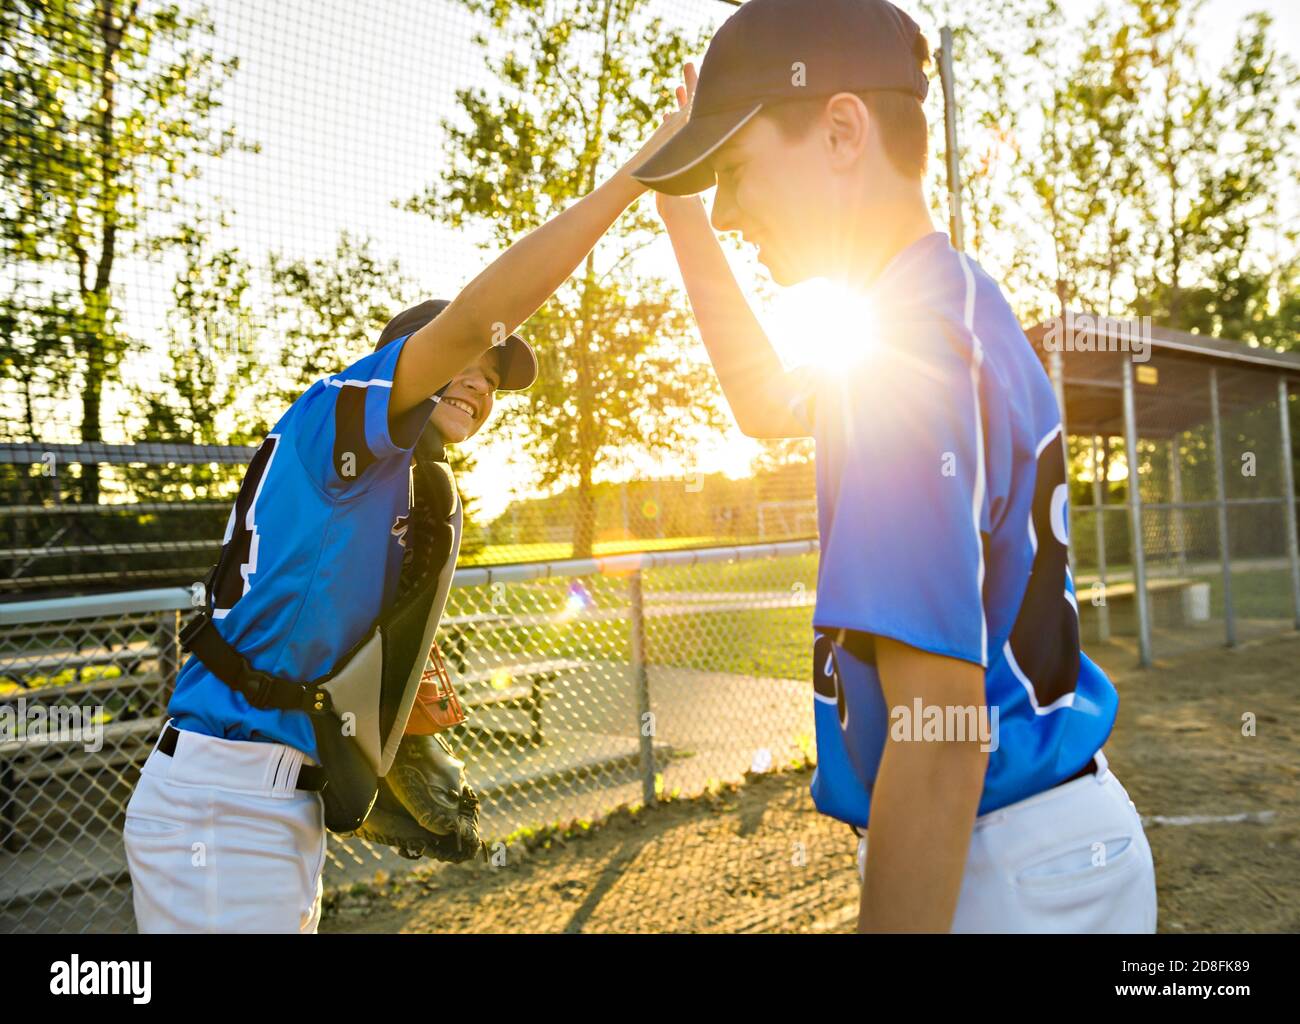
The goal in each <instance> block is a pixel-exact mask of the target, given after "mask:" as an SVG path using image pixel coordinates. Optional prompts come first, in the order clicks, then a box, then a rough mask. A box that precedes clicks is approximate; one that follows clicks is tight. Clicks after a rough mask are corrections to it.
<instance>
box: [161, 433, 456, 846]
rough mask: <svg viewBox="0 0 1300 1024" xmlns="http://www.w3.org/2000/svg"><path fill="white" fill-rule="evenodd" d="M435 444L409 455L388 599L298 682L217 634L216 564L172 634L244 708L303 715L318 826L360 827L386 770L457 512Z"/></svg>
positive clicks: (445, 568)
mask: <svg viewBox="0 0 1300 1024" xmlns="http://www.w3.org/2000/svg"><path fill="white" fill-rule="evenodd" d="M438 448H439V450H438V455H439V456H440V458H438V459H433V458H429V457H427V456H425V457H419V458H417V460H416V462H415V464H414V465H413V467H412V474H411V475H412V483H413V492H414V499H413V501H412V503H411V516H410V521H409V523H408V526H407V531H406V539H407V546H408V550H407V554H406V558H405V560H404V561H403V565H402V573H401V577H400V579H399V581H398V591H397V597H396V599H395V600H394V601H393V602H392V603H391V604H390V605H389V607H388V608H386V609H385V610H384V611H383V612H382V613H380V615H379V616H378V617H377V618H376V619H375V621H374V623H373V624H372V625H371V626H370V628H369V629H368V630H367V631H366V632H365V633H364V634H363V635H362V637H361V639H360V640H359V641H358V642H357V643H356V644H355V645H353V647H352V648H351V649H350V650H349V651H348V652H347V653H346V654H344V655H343V656H342V657H341V658H340V659H339V661H338V662H337V663H336V664H335V665H334V667H333V668H332V669H330V671H329V672H327V673H325V674H324V675H322V676H318V677H317V678H315V679H312V680H308V681H305V682H302V681H297V680H293V679H284V678H282V677H279V676H273V675H270V674H269V673H266V672H262V671H260V670H258V669H256V668H254V667H253V666H252V665H251V664H249V662H248V659H247V658H245V657H244V656H243V655H242V654H241V653H240V652H239V651H237V650H235V648H234V647H232V646H231V645H230V644H229V642H227V641H226V639H225V638H224V637H223V636H222V635H221V634H220V633H219V632H217V628H216V626H214V625H213V621H212V592H213V586H212V584H213V581H214V579H215V578H216V575H217V574H218V573H219V572H220V571H221V569H222V562H221V561H219V562H218V563H217V565H215V566H213V568H212V570H211V571H210V572H209V573H208V579H207V604H206V606H205V607H204V610H203V611H202V613H200V614H199V615H197V616H196V617H195V618H194V619H192V620H191V621H190V623H189V624H188V625H187V626H186V627H185V629H184V630H182V632H181V637H180V640H181V647H182V649H183V650H186V651H189V652H190V653H192V654H193V655H194V656H195V657H196V658H198V659H199V660H200V661H201V662H203V664H204V666H205V667H206V668H207V669H208V670H209V671H210V672H211V673H212V674H213V675H214V676H216V677H217V678H218V679H220V680H221V681H222V682H224V683H225V684H226V685H227V686H229V687H230V688H231V689H232V690H237V691H239V692H240V693H242V694H243V695H244V697H245V698H246V699H247V700H248V702H249V703H250V704H251V705H252V706H253V707H256V708H262V709H277V710H281V711H305V712H307V714H309V715H311V721H312V727H313V730H314V732H315V736H316V748H317V754H318V755H319V757H320V762H321V767H322V768H323V769H324V771H325V775H326V778H327V780H328V781H327V782H326V785H325V787H324V789H323V790H321V797H322V800H323V801H324V805H325V826H326V828H328V829H330V831H332V832H352V831H355V830H356V829H358V828H360V827H361V825H362V823H363V822H364V821H365V819H366V816H367V815H368V814H369V813H370V808H371V807H372V806H373V805H374V801H375V796H376V793H377V791H378V785H379V783H378V780H379V778H380V777H381V776H383V775H386V774H387V773H388V770H389V768H390V767H391V766H392V763H393V759H394V758H395V757H396V756H397V748H398V745H399V744H400V743H401V742H402V735H403V733H404V732H405V731H406V724H407V719H408V718H409V717H410V714H411V708H412V706H413V705H414V704H415V699H416V693H417V691H418V690H419V687H420V678H421V676H422V674H423V672H424V666H425V662H426V660H427V659H428V656H429V648H430V646H431V645H432V644H433V638H434V633H435V632H436V631H437V628H438V621H439V620H440V619H441V618H442V612H443V608H444V607H446V603H447V594H448V592H449V591H450V590H451V580H452V576H453V574H454V573H455V569H456V556H457V554H458V553H459V551H460V534H461V525H462V509H461V506H460V500H459V498H458V496H457V494H456V483H455V480H454V478H453V477H452V473H451V467H450V466H449V465H448V464H447V462H446V461H445V457H442V455H443V453H442V451H441V446H438ZM224 558H225V553H224V552H223V559H222V561H224ZM229 568H230V569H231V570H234V571H237V569H236V567H234V566H230V567H229Z"/></svg>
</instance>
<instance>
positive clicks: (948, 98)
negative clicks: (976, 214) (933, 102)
mask: <svg viewBox="0 0 1300 1024" xmlns="http://www.w3.org/2000/svg"><path fill="white" fill-rule="evenodd" d="M952 46H953V43H952V29H951V28H949V27H948V26H947V25H944V26H943V28H941V29H939V79H940V84H941V85H942V86H943V129H944V142H945V146H944V148H945V150H946V152H945V153H944V162H945V163H946V164H947V165H948V230H949V232H950V233H951V234H952V247H953V248H954V249H956V250H957V251H958V252H961V251H962V250H963V249H964V248H966V238H965V228H964V226H963V225H962V217H961V156H960V151H959V150H958V148H957V98H956V88H955V85H954V83H953V80H952V75H953V72H952V68H953V57H952Z"/></svg>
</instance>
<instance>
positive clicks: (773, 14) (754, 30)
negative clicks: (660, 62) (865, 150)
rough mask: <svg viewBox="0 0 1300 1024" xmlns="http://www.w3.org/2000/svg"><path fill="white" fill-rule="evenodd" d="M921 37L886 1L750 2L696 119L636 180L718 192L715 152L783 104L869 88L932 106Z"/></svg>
mask: <svg viewBox="0 0 1300 1024" xmlns="http://www.w3.org/2000/svg"><path fill="white" fill-rule="evenodd" d="M920 34H921V30H920V29H919V28H918V27H917V24H916V22H914V21H913V20H912V19H911V18H909V17H908V16H907V15H906V14H904V13H903V12H902V11H900V10H899V9H898V8H897V7H895V6H894V5H893V4H891V3H888V2H886V0H748V2H747V3H745V4H743V5H742V6H741V7H740V9H739V10H738V11H737V12H736V13H735V14H733V15H732V16H731V17H730V18H728V19H727V20H726V21H725V22H723V24H722V27H721V28H719V29H718V31H717V33H716V34H715V35H714V37H713V41H712V42H710V43H709V48H708V50H707V51H706V52H705V54H704V61H703V63H702V64H701V65H700V77H699V81H698V82H697V83H696V87H695V99H694V100H693V102H692V103H691V114H690V118H689V119H688V120H687V122H686V124H684V125H683V126H682V127H681V129H680V130H679V131H678V132H677V134H676V135H674V136H673V137H672V138H671V139H669V140H668V141H667V142H666V143H665V144H664V145H663V146H662V147H661V148H660V149H659V150H658V151H656V152H655V154H654V155H653V156H651V157H650V159H649V160H647V161H646V162H645V163H643V164H642V165H641V166H640V167H638V168H637V169H636V170H634V171H633V172H632V177H634V178H635V179H636V180H637V181H639V182H641V183H642V184H644V185H647V186H649V187H650V188H652V189H654V190H655V191H657V192H666V193H668V194H669V195H675V196H685V195H691V194H692V193H695V192H703V191H704V190H705V189H708V188H712V187H713V185H714V184H715V175H714V171H713V167H712V164H711V162H710V161H711V158H712V156H713V155H714V154H715V153H716V152H717V151H718V149H719V148H720V147H721V146H722V145H723V144H724V143H725V142H726V141H727V140H728V139H730V138H731V137H732V136H733V135H735V134H736V132H738V131H740V129H741V128H743V127H744V126H745V125H746V124H747V123H748V122H749V121H750V120H751V119H753V118H754V117H756V116H757V115H758V112H759V111H760V110H762V109H763V108H764V107H765V106H770V105H771V104H774V103H781V102H783V101H788V100H801V99H809V98H812V97H815V96H831V95H834V94H835V93H837V92H865V91H868V90H880V91H891V92H892V91H897V92H906V93H910V94H912V95H913V96H915V97H916V98H917V99H918V100H924V99H925V97H926V93H927V92H928V91H929V88H930V81H929V79H928V78H927V77H926V75H925V72H924V71H922V69H921V64H920V61H919V60H918V59H917V54H916V43H917V37H918V36H920Z"/></svg>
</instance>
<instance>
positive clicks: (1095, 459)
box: [1092, 434, 1110, 643]
mask: <svg viewBox="0 0 1300 1024" xmlns="http://www.w3.org/2000/svg"><path fill="white" fill-rule="evenodd" d="M1100 442H1101V437H1100V435H1097V434H1093V436H1092V507H1093V508H1094V509H1095V510H1096V511H1095V512H1094V513H1093V515H1095V516H1096V517H1097V523H1096V532H1097V582H1098V583H1099V584H1100V585H1101V604H1099V605H1095V607H1096V609H1097V640H1098V641H1099V642H1100V643H1105V642H1106V641H1107V640H1109V639H1110V605H1109V604H1107V603H1106V514H1105V497H1106V496H1105V492H1104V491H1103V490H1102V486H1101V471H1102V466H1103V463H1102V460H1101V444H1100Z"/></svg>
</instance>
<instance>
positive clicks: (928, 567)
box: [791, 232, 1119, 828]
mask: <svg viewBox="0 0 1300 1024" xmlns="http://www.w3.org/2000/svg"><path fill="white" fill-rule="evenodd" d="M870 295H871V298H872V304H873V307H874V309H875V310H876V312H877V313H878V320H877V322H875V323H873V324H871V325H869V331H868V333H869V335H870V337H869V338H868V340H867V343H866V344H865V345H864V347H863V349H862V351H861V353H860V355H859V357H857V358H854V359H853V360H852V361H851V362H850V363H849V365H841V366H837V367H835V369H834V370H833V371H831V372H827V371H816V370H812V369H806V370H802V371H798V372H797V373H796V375H795V378H794V379H795V380H796V382H797V387H796V390H795V393H794V394H793V396H792V399H791V408H792V410H793V411H794V412H795V414H796V415H797V416H798V417H799V418H800V419H801V421H802V422H804V423H805V425H806V426H807V427H808V429H809V432H810V433H811V434H812V435H813V436H814V438H815V440H816V453H817V500H818V528H819V533H820V537H821V557H820V563H819V566H818V575H817V604H816V609H815V612H814V616H813V629H814V662H815V664H814V666H813V679H814V691H815V693H814V696H815V703H814V715H815V720H816V731H817V756H818V766H817V770H816V773H815V774H814V776H813V783H812V793H813V798H814V800H815V802H816V804H817V807H818V809H819V810H821V811H823V812H824V813H826V814H829V815H831V816H833V817H836V818H839V819H841V820H844V821H847V822H849V823H850V824H852V825H855V826H857V827H859V828H865V827H866V825H867V824H868V819H869V815H870V808H871V786H872V783H873V781H874V780H875V777H876V772H877V770H878V768H879V765H880V758H881V755H882V754H883V751H884V745H885V742H886V737H887V735H888V734H889V730H890V728H891V726H892V725H894V724H895V720H891V715H890V709H889V708H887V707H886V706H885V701H884V697H883V694H882V691H881V686H880V677H879V675H878V673H877V671H876V667H875V664H874V638H875V637H880V636H884V637H889V638H892V639H894V640H897V641H900V642H902V643H905V644H908V645H910V646H912V647H916V648H919V649H921V650H924V651H929V652H932V653H934V654H940V655H945V656H947V657H951V658H958V659H961V660H963V661H968V662H971V663H972V664H975V665H979V666H981V667H983V668H984V670H985V697H986V701H987V706H988V711H987V713H986V714H987V718H986V720H985V724H987V725H988V726H989V727H990V728H991V732H990V733H989V734H988V735H989V738H988V744H987V746H988V748H990V749H991V752H990V755H989V764H988V772H987V775H986V777H985V781H984V791H983V795H982V798H981V800H980V804H979V813H981V814H984V813H987V812H989V811H991V810H995V809H997V808H999V807H1003V806H1006V805H1007V804H1010V803H1014V802H1015V801H1017V800H1021V799H1023V798H1025V797H1028V796H1031V795H1033V794H1035V793H1039V792H1042V791H1043V790H1045V789H1048V788H1050V787H1052V786H1054V785H1056V784H1058V783H1059V782H1061V781H1063V780H1065V779H1067V778H1069V777H1070V776H1071V775H1073V774H1074V773H1075V772H1077V771H1078V770H1079V769H1081V768H1082V767H1084V766H1085V765H1086V764H1087V763H1088V761H1089V759H1090V758H1091V757H1092V756H1093V754H1094V753H1096V752H1097V751H1098V750H1099V749H1100V748H1101V746H1102V744H1103V743H1104V742H1105V740H1106V738H1107V736H1108V735H1109V734H1110V730H1111V727H1112V726H1113V724H1114V721H1115V713H1116V710H1117V708H1118V704H1119V698H1118V694H1117V693H1116V690H1115V688H1114V686H1113V685H1112V684H1111V682H1110V681H1109V680H1108V679H1107V678H1106V676H1105V674H1104V673H1103V672H1102V671H1101V670H1100V669H1099V668H1098V667H1097V666H1096V665H1095V664H1094V663H1093V662H1091V661H1090V660H1089V659H1088V658H1087V657H1086V656H1085V655H1084V654H1083V653H1082V652H1081V650H1080V647H1079V614H1078V605H1077V602H1076V599H1075V594H1074V582H1073V580H1072V579H1071V576H1070V570H1069V563H1068V555H1067V539H1068V538H1067V534H1066V529H1067V528H1066V521H1067V516H1066V506H1067V494H1068V487H1067V480H1066V463H1065V446H1064V441H1063V438H1062V429H1061V415H1060V411H1059V409H1058V407H1057V402H1056V396H1055V392H1054V390H1053V388H1052V386H1051V383H1050V381H1049V379H1048V377H1047V374H1046V373H1045V371H1044V369H1043V366H1042V364H1041V363H1040V362H1039V360H1038V358H1037V356H1036V355H1035V353H1034V351H1033V349H1032V347H1031V346H1030V344H1029V341H1028V340H1027V339H1026V337H1025V334H1024V332H1023V330H1022V329H1021V327H1020V324H1019V322H1018V321H1017V320H1016V317H1015V315H1014V314H1013V313H1012V310H1011V307H1010V306H1009V305H1008V304H1007V302H1006V299H1005V298H1004V297H1003V295H1002V292H1001V290H1000V289H999V287H998V285H997V283H996V282H995V281H994V280H993V279H992V278H991V277H989V275H988V274H987V273H985V272H984V270H983V269H981V268H980V267H979V265H978V264H977V263H975V262H974V261H973V260H971V259H970V258H969V257H967V256H966V255H965V254H962V253H958V252H956V251H955V250H954V249H953V248H952V247H951V245H950V244H949V242H948V237H947V235H945V234H942V233H939V232H935V233H932V234H929V235H927V236H925V237H923V238H921V239H919V240H918V241H917V242H915V243H914V244H912V245H910V246H908V247H907V248H906V249H904V250H903V251H902V252H900V253H899V254H898V255H897V256H896V257H895V258H894V259H893V260H892V261H891V263H890V264H889V265H888V266H887V267H886V268H885V270H884V272H883V273H882V274H881V276H880V277H879V278H878V279H877V281H876V282H875V283H874V285H873V286H872V288H871V291H870ZM914 710H915V709H907V710H906V711H899V712H898V718H897V723H898V724H900V725H903V726H904V727H907V722H906V716H907V714H909V713H912V712H913V711H914ZM908 735H916V733H915V732H912V733H908Z"/></svg>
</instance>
